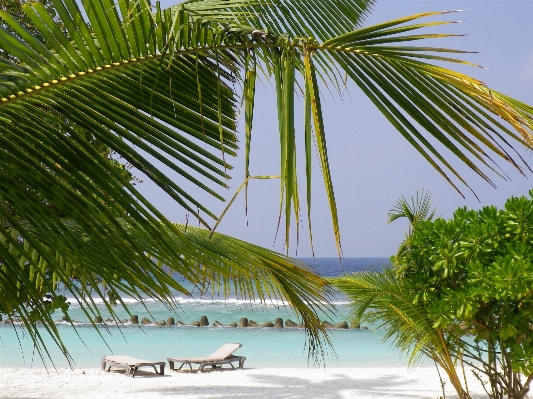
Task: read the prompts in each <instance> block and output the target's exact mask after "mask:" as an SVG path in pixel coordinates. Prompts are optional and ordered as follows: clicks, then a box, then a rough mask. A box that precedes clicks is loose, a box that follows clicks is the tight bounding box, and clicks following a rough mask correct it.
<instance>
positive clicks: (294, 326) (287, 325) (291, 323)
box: [285, 319, 301, 328]
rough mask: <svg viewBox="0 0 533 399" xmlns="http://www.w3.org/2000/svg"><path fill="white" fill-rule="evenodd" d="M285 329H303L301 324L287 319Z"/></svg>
mask: <svg viewBox="0 0 533 399" xmlns="http://www.w3.org/2000/svg"><path fill="white" fill-rule="evenodd" d="M285 327H289V328H296V327H301V326H300V325H299V324H296V323H295V322H294V321H292V320H291V319H287V320H285Z"/></svg>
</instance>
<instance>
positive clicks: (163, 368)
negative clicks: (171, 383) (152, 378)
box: [159, 364, 165, 375]
mask: <svg viewBox="0 0 533 399" xmlns="http://www.w3.org/2000/svg"><path fill="white" fill-rule="evenodd" d="M159 374H161V375H165V365H164V364H161V365H159Z"/></svg>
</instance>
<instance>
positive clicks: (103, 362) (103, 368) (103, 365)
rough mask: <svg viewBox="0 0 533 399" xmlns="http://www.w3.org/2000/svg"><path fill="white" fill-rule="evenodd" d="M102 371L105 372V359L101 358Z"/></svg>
mask: <svg viewBox="0 0 533 399" xmlns="http://www.w3.org/2000/svg"><path fill="white" fill-rule="evenodd" d="M102 370H105V357H103V358H102Z"/></svg>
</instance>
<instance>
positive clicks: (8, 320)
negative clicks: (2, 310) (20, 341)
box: [4, 317, 13, 324]
mask: <svg viewBox="0 0 533 399" xmlns="http://www.w3.org/2000/svg"><path fill="white" fill-rule="evenodd" d="M4 324H13V319H12V318H11V317H8V318H7V319H6V321H4Z"/></svg>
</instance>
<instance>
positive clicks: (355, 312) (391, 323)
mask: <svg viewBox="0 0 533 399" xmlns="http://www.w3.org/2000/svg"><path fill="white" fill-rule="evenodd" d="M328 280H329V281H330V282H331V284H332V285H333V286H334V287H335V288H336V289H338V290H339V291H340V292H342V293H343V294H344V295H346V296H347V297H348V298H349V299H350V300H351V303H350V307H351V309H352V314H351V317H352V318H354V319H358V320H361V319H363V320H368V321H370V322H373V323H376V326H377V328H381V327H383V328H385V329H386V330H387V333H386V334H385V337H384V340H388V339H392V342H393V346H394V347H395V348H396V349H398V350H400V351H401V352H405V353H406V354H407V355H408V360H409V365H411V366H414V365H416V364H417V362H418V361H419V360H421V359H422V358H423V357H424V356H426V357H428V358H429V359H431V360H432V361H434V362H435V365H436V366H437V370H438V367H440V368H442V370H444V372H445V373H446V375H447V376H448V378H449V379H450V382H451V384H452V385H453V387H454V389H455V391H456V392H457V395H458V397H459V398H460V399H469V398H470V394H469V392H468V385H467V384H464V380H463V378H462V377H460V375H459V373H458V372H457V366H458V365H460V364H461V363H460V362H461V357H460V353H461V350H460V348H461V341H460V340H457V339H456V337H455V336H454V335H450V334H448V332H447V331H446V329H444V328H443V327H442V326H434V325H433V322H432V320H431V319H430V318H429V317H428V316H427V309H426V308H425V306H424V304H422V303H419V302H417V301H415V297H416V293H417V291H416V290H413V289H412V288H410V287H409V286H408V285H407V284H405V282H404V281H403V280H402V279H401V278H399V277H397V276H396V273H395V272H394V271H393V270H390V269H388V270H384V271H382V272H378V271H371V272H358V273H354V274H352V275H346V276H343V277H337V278H330V279H328ZM463 385H464V387H463ZM443 388H444V387H443ZM444 396H445V395H444Z"/></svg>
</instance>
